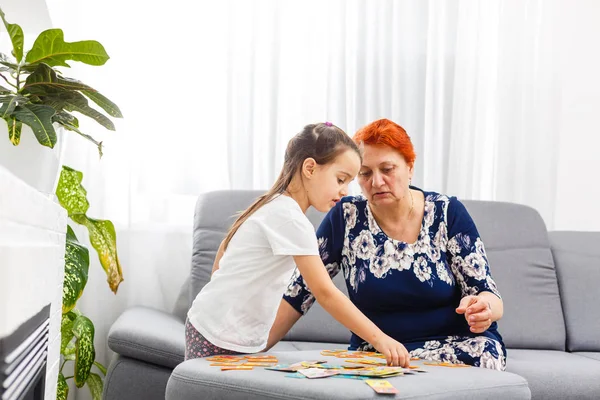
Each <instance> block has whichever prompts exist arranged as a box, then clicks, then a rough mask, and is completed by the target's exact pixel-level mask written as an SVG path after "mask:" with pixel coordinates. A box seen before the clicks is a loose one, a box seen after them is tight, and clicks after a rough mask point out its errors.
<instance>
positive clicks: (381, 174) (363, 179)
mask: <svg viewBox="0 0 600 400" xmlns="http://www.w3.org/2000/svg"><path fill="white" fill-rule="evenodd" d="M412 175H413V167H412V165H408V164H407V163H406V161H405V160H404V157H403V156H402V154H400V153H399V152H398V151H397V150H395V149H393V148H392V147H389V146H386V145H371V144H367V145H365V146H364V153H363V163H362V165H361V168H360V171H359V173H358V184H359V185H360V188H361V189H362V193H363V195H364V196H365V197H366V198H367V200H368V201H369V202H370V203H371V204H373V205H375V206H380V205H392V204H397V203H398V202H400V201H401V200H402V199H403V198H404V196H406V195H407V193H408V184H409V182H410V180H411V179H412Z"/></svg>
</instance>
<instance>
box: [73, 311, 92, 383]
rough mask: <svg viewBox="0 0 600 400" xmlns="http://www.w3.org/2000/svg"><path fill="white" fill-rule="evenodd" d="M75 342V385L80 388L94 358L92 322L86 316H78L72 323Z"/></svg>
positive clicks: (87, 375)
mask: <svg viewBox="0 0 600 400" xmlns="http://www.w3.org/2000/svg"><path fill="white" fill-rule="evenodd" d="M73 333H74V334H75V337H76V338H77V340H76V342H75V372H74V377H75V385H76V386H77V387H78V388H80V387H82V386H83V385H85V381H86V380H87V379H88V377H89V376H90V370H91V369H92V365H93V364H94V360H95V359H96V350H95V349H94V324H93V323H92V321H90V319H89V318H88V317H85V316H83V315H82V316H79V317H77V319H76V320H75V323H74V324H73Z"/></svg>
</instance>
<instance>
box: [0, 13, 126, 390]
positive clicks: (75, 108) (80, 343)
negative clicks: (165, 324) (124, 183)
mask: <svg viewBox="0 0 600 400" xmlns="http://www.w3.org/2000/svg"><path fill="white" fill-rule="evenodd" d="M0 17H1V18H2V22H3V23H4V27H5V28H6V30H7V32H8V34H9V36H10V40H11V42H12V47H13V48H12V51H11V54H12V57H10V56H9V55H7V54H4V53H0V78H1V81H0V117H1V118H2V119H4V120H5V121H6V124H7V127H8V139H9V140H10V142H11V143H12V144H13V145H14V146H17V145H18V144H19V142H20V139H21V131H22V127H23V125H27V126H29V127H30V128H31V130H32V131H33V133H34V135H35V137H36V139H37V141H38V142H39V143H40V144H41V145H42V146H47V147H50V148H53V147H54V145H55V144H56V142H57V131H56V129H55V127H57V126H61V127H63V128H64V129H65V130H66V131H71V132H75V133H77V134H79V135H81V136H83V137H84V138H86V139H87V140H89V141H91V142H92V143H94V145H95V146H97V148H98V152H99V155H100V156H102V142H99V141H97V140H95V139H94V138H93V137H91V136H90V135H87V134H85V133H83V132H81V130H80V129H79V120H78V119H77V117H76V116H75V115H73V112H77V113H79V114H81V115H84V116H85V117H89V118H92V119H93V120H95V121H96V122H97V123H99V124H100V125H102V126H103V127H105V128H106V129H109V130H115V127H114V124H113V122H112V121H111V120H110V118H109V117H108V116H106V115H105V114H103V113H102V112H101V111H99V110H97V109H96V108H93V107H91V106H90V103H89V102H88V100H91V101H92V102H93V103H94V104H95V105H96V106H98V107H99V108H100V109H101V110H103V111H104V112H106V113H107V114H108V115H109V116H112V117H116V118H121V117H122V114H121V111H120V110H119V108H118V107H117V105H116V104H114V103H113V102H112V101H110V100H109V99H108V98H106V97H105V96H103V95H102V94H100V93H99V92H98V91H97V90H95V89H93V88H91V87H90V86H88V85H85V84H84V83H82V82H80V81H78V80H75V79H72V78H68V77H65V76H64V75H63V74H62V73H61V71H60V70H59V69H58V68H57V67H69V65H68V64H67V61H79V62H83V63H85V64H88V65H94V66H100V65H103V64H104V63H106V61H107V60H108V59H109V57H108V54H107V53H106V51H105V50H104V47H103V46H102V45H101V44H100V43H98V42H96V41H92V40H87V41H79V42H73V43H67V42H65V41H64V36H63V32H62V30H61V29H49V30H46V31H44V32H42V33H40V34H39V36H38V37H37V39H36V40H35V42H34V44H33V46H32V48H31V49H30V50H29V51H28V52H24V51H23V49H24V34H23V30H22V28H21V27H20V26H19V25H17V24H11V23H8V22H7V21H6V18H5V15H4V12H3V11H2V10H1V9H0ZM82 179H83V174H82V173H81V172H79V171H76V170H74V169H72V168H69V167H67V166H63V167H62V171H61V173H60V180H59V182H58V187H57V188H56V196H57V198H58V201H59V203H60V204H61V206H62V207H63V208H65V210H67V213H68V215H69V218H70V219H71V220H72V221H73V222H76V223H78V224H80V225H83V226H85V227H86V228H87V230H88V232H89V239H90V243H91V244H92V246H93V247H94V249H95V250H96V251H97V253H98V257H99V260H100V264H101V265H102V268H103V269H104V270H105V272H106V275H107V280H108V283H109V286H110V289H111V290H112V291H113V292H114V293H115V294H116V292H117V289H118V287H119V284H120V283H121V281H122V280H123V274H122V269H121V265H120V263H119V259H118V256H117V249H116V234H115V228H114V226H113V224H112V222H111V221H108V220H98V219H93V218H90V217H88V216H87V214H86V213H87V209H88V207H89V203H88V201H87V197H86V196H87V192H86V191H85V189H84V188H83V186H81V182H82ZM89 262H90V257H89V251H88V249H87V248H86V247H85V246H84V245H82V244H81V243H79V241H78V240H77V237H76V236H75V233H74V231H73V229H72V228H71V227H70V226H68V227H67V238H66V249H65V277H64V281H63V299H62V312H63V316H62V321H61V349H60V352H61V359H62V364H61V368H60V373H59V377H58V386H57V398H58V399H66V398H67V395H68V390H69V387H68V385H67V379H70V378H73V379H74V381H75V385H76V386H77V387H78V388H81V387H83V386H84V385H87V386H88V387H89V389H90V391H91V393H92V396H93V398H94V399H101V398H102V381H103V378H102V375H105V374H106V368H105V367H104V366H102V365H101V364H100V363H98V362H96V360H95V350H94V324H93V323H92V321H91V320H90V319H89V318H87V317H86V316H84V315H82V314H81V313H80V312H79V311H77V310H76V309H75V305H76V303H77V300H78V299H79V298H80V297H81V295H82V293H83V290H84V288H85V285H86V284H87V278H88V268H89ZM68 362H72V363H73V364H74V368H73V370H74V374H73V376H70V377H65V376H64V375H63V367H64V366H65V364H66V363H68ZM93 366H95V367H96V368H97V369H98V370H99V371H100V373H101V375H100V374H96V373H94V372H92V367H93Z"/></svg>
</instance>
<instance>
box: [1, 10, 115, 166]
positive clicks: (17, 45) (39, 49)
mask: <svg viewBox="0 0 600 400" xmlns="http://www.w3.org/2000/svg"><path fill="white" fill-rule="evenodd" d="M0 16H1V17H2V22H3V23H4V26H5V27H6V30H7V31H8V34H9V36H10V40H11V42H12V45H13V49H12V51H11V54H12V56H13V57H14V59H13V58H11V57H9V56H8V55H6V54H4V53H0V78H2V80H3V82H2V83H1V84H0V116H1V117H2V119H4V120H5V121H6V123H7V126H8V136H9V140H10V141H11V143H12V144H13V145H15V146H17V145H18V144H19V142H20V139H21V130H22V126H23V124H25V125H28V126H29V127H31V129H32V131H33V133H34V134H35V137H36V139H37V140H38V142H39V143H40V144H41V145H43V146H47V147H50V148H52V147H54V145H55V144H56V139H57V138H56V130H55V128H54V124H57V125H59V126H62V127H63V128H65V129H66V130H68V131H73V132H76V133H78V134H80V135H81V136H83V137H85V138H86V139H87V140H90V141H91V142H93V143H94V144H95V145H96V146H97V147H98V151H99V152H100V155H102V143H101V142H98V141H97V140H95V139H94V138H93V137H91V136H90V135H86V134H85V133H83V132H81V131H80V130H79V121H78V119H77V118H76V117H75V116H74V115H73V114H72V112H78V113H80V114H82V115H85V116H87V117H90V118H92V119H93V120H95V121H96V122H98V123H99V124H100V125H102V126H103V127H105V128H106V129H109V130H113V131H114V130H115V126H114V124H113V122H112V121H111V120H110V118H108V117H107V116H106V115H104V114H103V113H102V112H100V111H98V110H96V109H95V108H92V107H90V104H89V102H88V99H89V100H91V101H92V102H94V103H95V104H96V105H97V106H99V107H100V108H101V109H102V110H104V111H105V112H106V113H107V114H108V115H110V116H112V117H116V118H122V117H123V115H122V114H121V111H120V110H119V107H117V106H116V105H115V104H114V103H113V102H112V101H110V100H109V99H107V98H106V97H105V96H103V95H102V94H101V93H99V92H98V91H97V90H95V89H93V88H91V87H90V86H88V85H86V84H84V83H82V82H80V81H78V80H75V79H71V78H67V77H65V76H63V74H62V73H61V72H60V70H58V69H57V68H56V67H69V64H67V61H70V60H72V61H79V62H82V63H85V64H89V65H95V66H100V65H104V63H106V61H107V60H108V59H109V57H108V54H107V53H106V51H105V50H104V47H103V46H102V45H101V44H100V43H98V42H97V41H94V40H85V41H79V42H73V43H68V42H65V41H64V35H63V31H62V30H61V29H48V30H46V31H44V32H42V33H40V35H39V36H38V37H37V39H36V40H35V42H34V44H33V46H32V48H31V50H29V51H28V52H23V46H24V37H25V36H24V34H23V30H22V29H21V27H20V26H19V25H17V24H10V23H8V22H7V21H6V18H5V16H4V12H3V11H2V10H1V9H0Z"/></svg>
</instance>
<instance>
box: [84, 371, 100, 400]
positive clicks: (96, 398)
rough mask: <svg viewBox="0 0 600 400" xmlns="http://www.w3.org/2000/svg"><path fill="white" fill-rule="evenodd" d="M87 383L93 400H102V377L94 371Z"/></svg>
mask: <svg viewBox="0 0 600 400" xmlns="http://www.w3.org/2000/svg"><path fill="white" fill-rule="evenodd" d="M86 383H87V385H88V387H89V388H90V393H91V394H92V399H93V400H102V385H103V384H102V378H101V377H100V375H98V374H94V373H93V372H92V373H91V374H90V376H89V377H88V380H87V382H86Z"/></svg>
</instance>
